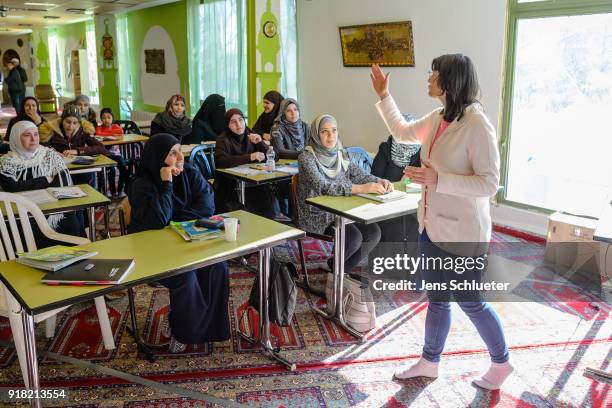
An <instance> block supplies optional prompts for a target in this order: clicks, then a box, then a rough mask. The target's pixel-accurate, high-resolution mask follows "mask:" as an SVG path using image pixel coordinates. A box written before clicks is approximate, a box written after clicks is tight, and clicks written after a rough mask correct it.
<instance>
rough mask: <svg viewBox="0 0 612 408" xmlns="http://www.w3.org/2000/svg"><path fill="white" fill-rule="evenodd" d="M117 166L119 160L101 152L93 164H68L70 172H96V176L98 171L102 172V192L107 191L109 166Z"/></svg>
mask: <svg viewBox="0 0 612 408" xmlns="http://www.w3.org/2000/svg"><path fill="white" fill-rule="evenodd" d="M115 166H117V162H116V161H114V160H113V159H111V158H110V157H108V156H105V155H103V154H100V155H98V156H96V161H95V162H93V163H92V164H72V163H70V164H68V165H67V167H68V172H69V173H70V174H83V173H96V177H97V174H98V172H102V185H101V186H100V185H99V183H98V187H99V188H100V187H101V190H102V192H105V191H106V186H107V181H108V180H107V175H106V168H107V167H115Z"/></svg>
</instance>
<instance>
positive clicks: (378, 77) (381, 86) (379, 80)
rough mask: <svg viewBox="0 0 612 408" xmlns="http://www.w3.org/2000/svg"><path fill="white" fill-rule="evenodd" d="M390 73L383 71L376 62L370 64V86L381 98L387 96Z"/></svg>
mask: <svg viewBox="0 0 612 408" xmlns="http://www.w3.org/2000/svg"><path fill="white" fill-rule="evenodd" d="M390 76H391V73H390V72H388V73H386V74H385V73H384V72H383V71H382V69H380V67H379V66H378V64H374V65H372V72H370V79H371V80H372V87H373V88H374V91H376V94H377V95H378V97H379V98H380V99H381V100H383V99H385V98H386V97H387V96H389V77H390Z"/></svg>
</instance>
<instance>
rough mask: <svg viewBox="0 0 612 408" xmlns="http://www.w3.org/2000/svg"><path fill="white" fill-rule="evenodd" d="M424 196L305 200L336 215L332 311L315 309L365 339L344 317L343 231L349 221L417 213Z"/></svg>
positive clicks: (400, 187) (398, 184) (399, 187)
mask: <svg viewBox="0 0 612 408" xmlns="http://www.w3.org/2000/svg"><path fill="white" fill-rule="evenodd" d="M393 184H394V187H395V189H396V190H401V191H405V183H404V182H403V181H398V182H396V183H393ZM420 199H421V193H420V192H417V193H409V194H408V196H407V197H406V198H403V199H401V200H396V201H392V202H389V203H379V202H376V201H373V200H369V199H367V198H363V197H359V196H319V197H313V198H308V199H307V200H306V202H307V203H308V204H310V205H313V206H315V207H317V208H320V209H322V210H324V211H327V212H329V213H332V214H334V215H335V218H336V221H335V224H336V231H335V234H334V271H335V273H334V291H333V296H332V300H331V312H329V313H328V312H325V311H323V310H321V309H319V308H314V310H315V311H316V312H317V313H319V314H320V315H322V316H323V317H325V318H328V319H331V320H334V321H335V322H336V323H338V324H339V325H340V326H341V327H342V328H343V329H344V330H346V331H347V332H348V333H350V334H351V335H353V336H354V337H357V338H358V339H360V340H362V341H363V340H364V338H365V337H364V335H363V334H362V333H360V332H358V331H356V330H353V329H352V328H351V327H349V326H348V325H347V323H346V320H345V318H344V305H343V302H342V290H343V288H342V287H343V284H344V239H345V237H344V234H345V226H346V224H347V223H348V222H349V221H354V222H359V223H363V224H372V223H375V222H379V221H384V220H388V219H390V218H396V217H401V216H403V215H407V214H414V213H415V212H416V210H417V207H418V202H419V200H420Z"/></svg>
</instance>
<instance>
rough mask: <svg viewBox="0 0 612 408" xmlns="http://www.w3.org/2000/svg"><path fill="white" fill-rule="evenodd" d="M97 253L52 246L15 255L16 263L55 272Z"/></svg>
mask: <svg viewBox="0 0 612 408" xmlns="http://www.w3.org/2000/svg"><path fill="white" fill-rule="evenodd" d="M97 254H98V253H97V252H93V251H87V250H84V249H79V248H74V247H67V246H63V245H54V246H51V247H48V248H43V249H39V250H38V251H32V252H19V253H17V256H18V258H17V259H16V262H17V263H20V264H23V265H27V266H31V267H32V268H37V269H44V270H47V271H57V270H59V269H62V268H65V267H66V266H68V265H71V264H73V263H75V262H78V261H80V260H82V259H86V258H91V257H92V256H94V255H97Z"/></svg>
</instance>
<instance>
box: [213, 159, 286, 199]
mask: <svg viewBox="0 0 612 408" xmlns="http://www.w3.org/2000/svg"><path fill="white" fill-rule="evenodd" d="M296 162H297V160H293V159H280V160H279V161H277V162H276V166H277V167H278V166H283V165H289V164H293V163H296ZM256 164H265V162H262V163H249V164H245V165H242V166H238V167H250V166H253V165H256ZM234 168H235V167H230V168H227V169H216V170H215V171H216V172H219V173H222V174H223V175H224V176H226V177H229V178H231V179H234V180H236V181H237V190H238V200H239V201H240V203H241V204H245V201H246V199H245V195H244V189H245V187H246V183H251V184H256V185H259V184H266V183H276V182H278V181H284V180H291V177H293V174H289V173H282V172H280V171H273V172H262V173H258V174H251V175H246V174H242V173H239V172H237V171H234V170H232V169H234Z"/></svg>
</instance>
